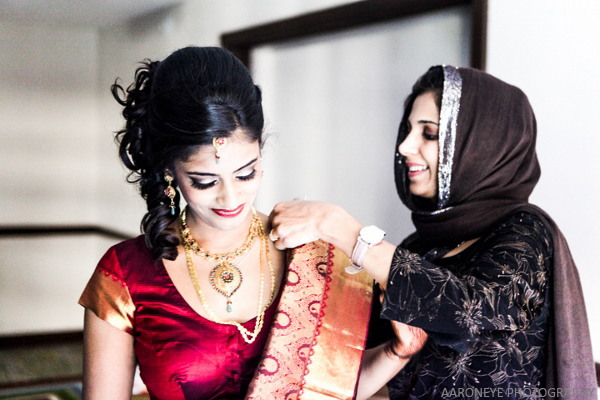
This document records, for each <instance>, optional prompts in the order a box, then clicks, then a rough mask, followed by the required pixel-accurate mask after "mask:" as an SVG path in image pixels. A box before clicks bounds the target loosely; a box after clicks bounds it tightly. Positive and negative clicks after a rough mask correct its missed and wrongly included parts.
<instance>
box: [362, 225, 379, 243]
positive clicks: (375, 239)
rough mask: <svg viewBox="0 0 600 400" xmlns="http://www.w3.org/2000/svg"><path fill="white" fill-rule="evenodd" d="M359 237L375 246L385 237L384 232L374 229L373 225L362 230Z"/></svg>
mask: <svg viewBox="0 0 600 400" xmlns="http://www.w3.org/2000/svg"><path fill="white" fill-rule="evenodd" d="M360 236H361V237H362V238H363V239H364V240H365V241H366V242H367V243H371V244H377V243H379V242H381V241H382V240H383V237H384V236H385V232H384V231H382V230H381V229H379V228H378V227H376V226H375V225H370V226H366V227H364V228H362V229H361V230H360Z"/></svg>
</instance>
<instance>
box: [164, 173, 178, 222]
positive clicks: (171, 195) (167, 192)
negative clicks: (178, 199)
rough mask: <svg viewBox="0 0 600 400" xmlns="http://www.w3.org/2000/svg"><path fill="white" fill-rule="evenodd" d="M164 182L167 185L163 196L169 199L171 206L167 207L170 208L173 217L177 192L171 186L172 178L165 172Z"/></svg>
mask: <svg viewBox="0 0 600 400" xmlns="http://www.w3.org/2000/svg"><path fill="white" fill-rule="evenodd" d="M165 181H167V183H168V186H167V188H166V189H165V195H166V196H167V197H168V198H169V199H171V204H170V205H169V207H170V208H171V215H175V195H176V194H177V191H176V190H175V188H174V187H173V185H171V183H172V182H173V177H172V176H171V175H170V174H169V173H168V172H165Z"/></svg>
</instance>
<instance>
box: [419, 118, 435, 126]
mask: <svg viewBox="0 0 600 400" xmlns="http://www.w3.org/2000/svg"><path fill="white" fill-rule="evenodd" d="M418 123H419V124H433V125H437V126H440V124H439V123H438V122H433V121H429V120H428V119H422V120H420V121H418Z"/></svg>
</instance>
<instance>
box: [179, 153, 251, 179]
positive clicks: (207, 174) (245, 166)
mask: <svg viewBox="0 0 600 400" xmlns="http://www.w3.org/2000/svg"><path fill="white" fill-rule="evenodd" d="M256 161H258V157H256V158H255V159H253V160H251V161H250V162H248V163H246V164H244V165H242V166H241V167H239V168H238V169H236V170H235V171H233V172H234V173H236V172H240V171H241V170H243V169H244V168H247V167H249V166H250V165H252V164H254V163H255V162H256ZM186 174H188V175H199V176H217V174H211V173H209V172H193V171H190V172H188V171H186Z"/></svg>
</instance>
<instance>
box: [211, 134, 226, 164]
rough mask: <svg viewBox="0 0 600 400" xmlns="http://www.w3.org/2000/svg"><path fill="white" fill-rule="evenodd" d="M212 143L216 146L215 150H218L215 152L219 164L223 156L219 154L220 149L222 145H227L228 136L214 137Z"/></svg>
mask: <svg viewBox="0 0 600 400" xmlns="http://www.w3.org/2000/svg"><path fill="white" fill-rule="evenodd" d="M212 144H213V146H214V147H215V150H216V151H217V152H216V153H215V160H216V161H217V164H218V163H219V159H220V158H221V155H220V154H219V150H220V149H221V148H222V147H225V146H226V145H227V138H224V137H219V138H213V141H212Z"/></svg>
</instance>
